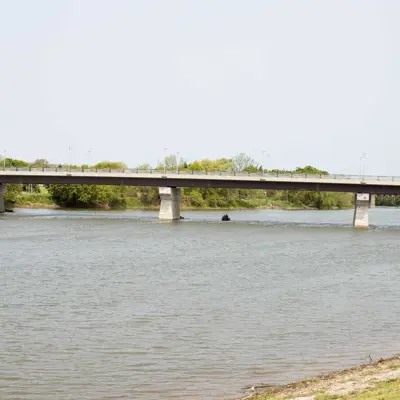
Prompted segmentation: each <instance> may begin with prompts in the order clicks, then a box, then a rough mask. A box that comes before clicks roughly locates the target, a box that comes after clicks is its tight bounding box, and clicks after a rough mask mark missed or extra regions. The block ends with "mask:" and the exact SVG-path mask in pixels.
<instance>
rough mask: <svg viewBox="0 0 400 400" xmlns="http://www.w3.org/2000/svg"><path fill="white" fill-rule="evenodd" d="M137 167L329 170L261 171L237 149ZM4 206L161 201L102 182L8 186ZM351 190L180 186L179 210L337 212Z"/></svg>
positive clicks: (152, 190)
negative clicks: (229, 155)
mask: <svg viewBox="0 0 400 400" xmlns="http://www.w3.org/2000/svg"><path fill="white" fill-rule="evenodd" d="M0 163H1V164H3V163H4V164H5V166H6V167H8V168H26V167H31V168H46V167H49V168H55V167H58V168H68V169H70V170H71V171H73V170H81V169H82V168H86V169H87V168H98V169H127V168H128V166H127V165H126V164H125V163H123V162H111V161H104V162H100V163H97V164H95V165H90V166H89V165H87V164H83V165H65V164H57V163H56V164H52V163H50V162H49V161H47V160H45V159H38V160H36V161H34V162H27V161H23V160H17V159H12V158H6V159H5V160H4V159H0ZM135 168H138V169H142V170H148V169H158V170H164V169H165V170H176V169H179V171H181V172H192V171H210V172H213V171H227V172H233V171H236V172H250V173H261V172H265V173H294V174H308V175H310V174H317V175H326V174H328V172H326V171H322V170H319V169H317V168H314V167H312V166H305V167H302V168H296V169H295V170H277V169H265V168H263V166H262V165H260V164H258V163H257V162H256V161H254V160H253V159H252V158H251V157H250V156H248V155H246V154H244V153H240V154H238V155H236V156H234V157H232V158H219V159H216V160H209V159H202V160H195V161H192V162H187V161H185V160H183V159H177V157H176V156H175V155H169V156H167V157H165V158H164V160H163V161H162V162H161V163H158V165H157V166H156V167H154V166H151V165H149V164H142V165H137V166H135ZM5 201H6V208H8V209H10V208H14V207H23V208H63V209H99V210H100V209H101V210H121V209H141V210H156V209H158V208H159V205H160V197H159V194H158V188H156V187H134V186H104V185H37V184H35V185H27V184H25V185H22V184H21V185H14V184H9V185H7V190H6V194H5ZM353 203H354V198H353V194H351V193H328V192H316V191H295V190H290V191H284V190H250V189H213V188H187V187H183V188H181V209H182V210H183V211H185V210H245V209H277V210H338V209H348V208H351V207H352V206H353Z"/></svg>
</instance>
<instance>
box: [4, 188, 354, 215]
mask: <svg viewBox="0 0 400 400" xmlns="http://www.w3.org/2000/svg"><path fill="white" fill-rule="evenodd" d="M41 190H42V192H41V193H29V192H21V193H20V194H18V195H17V196H16V197H15V199H14V201H13V204H12V207H13V208H25V209H60V210H63V209H64V210H65V209H70V210H95V211H121V210H143V211H158V210H159V205H158V204H156V205H148V206H147V205H143V204H140V203H139V202H137V201H136V199H131V198H127V199H126V204H125V205H124V206H123V207H114V208H112V207H109V206H108V205H98V206H84V205H82V206H80V207H75V208H71V207H63V206H62V205H60V204H56V203H55V202H54V201H53V199H52V197H51V195H50V194H49V193H48V192H43V189H41ZM245 201H246V200H245ZM8 205H9V204H8ZM348 208H350V207H343V208H341V209H348ZM335 209H336V210H338V209H339V208H337V207H332V208H330V210H335ZM212 210H216V211H217V210H221V211H224V210H227V211H232V210H237V211H244V210H285V211H299V210H318V208H316V207H308V206H305V205H304V206H296V205H295V204H291V203H289V202H287V201H280V200H275V201H273V200H272V201H271V200H268V199H265V200H263V199H259V200H258V201H254V200H253V201H249V202H248V204H247V205H246V206H243V205H242V206H236V207H223V206H222V207H218V206H215V207H209V206H201V207H195V206H187V205H185V204H183V205H182V206H181V211H212Z"/></svg>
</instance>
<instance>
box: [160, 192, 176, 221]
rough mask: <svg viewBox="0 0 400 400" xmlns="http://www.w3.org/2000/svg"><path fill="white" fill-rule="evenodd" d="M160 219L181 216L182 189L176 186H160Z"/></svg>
mask: <svg viewBox="0 0 400 400" xmlns="http://www.w3.org/2000/svg"><path fill="white" fill-rule="evenodd" d="M159 193H160V199H161V204H160V214H159V219H160V220H164V221H173V220H175V219H180V218H181V191H180V189H179V188H176V187H160V189H159Z"/></svg>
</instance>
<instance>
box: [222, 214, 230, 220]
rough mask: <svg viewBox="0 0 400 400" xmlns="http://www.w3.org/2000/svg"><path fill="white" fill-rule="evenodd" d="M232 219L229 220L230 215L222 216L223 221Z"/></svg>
mask: <svg viewBox="0 0 400 400" xmlns="http://www.w3.org/2000/svg"><path fill="white" fill-rule="evenodd" d="M230 220H231V219H230V218H229V216H228V214H225V215H223V216H222V221H230Z"/></svg>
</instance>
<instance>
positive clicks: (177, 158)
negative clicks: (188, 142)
mask: <svg viewBox="0 0 400 400" xmlns="http://www.w3.org/2000/svg"><path fill="white" fill-rule="evenodd" d="M178 172H179V151H178V152H177V153H176V173H178Z"/></svg>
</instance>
